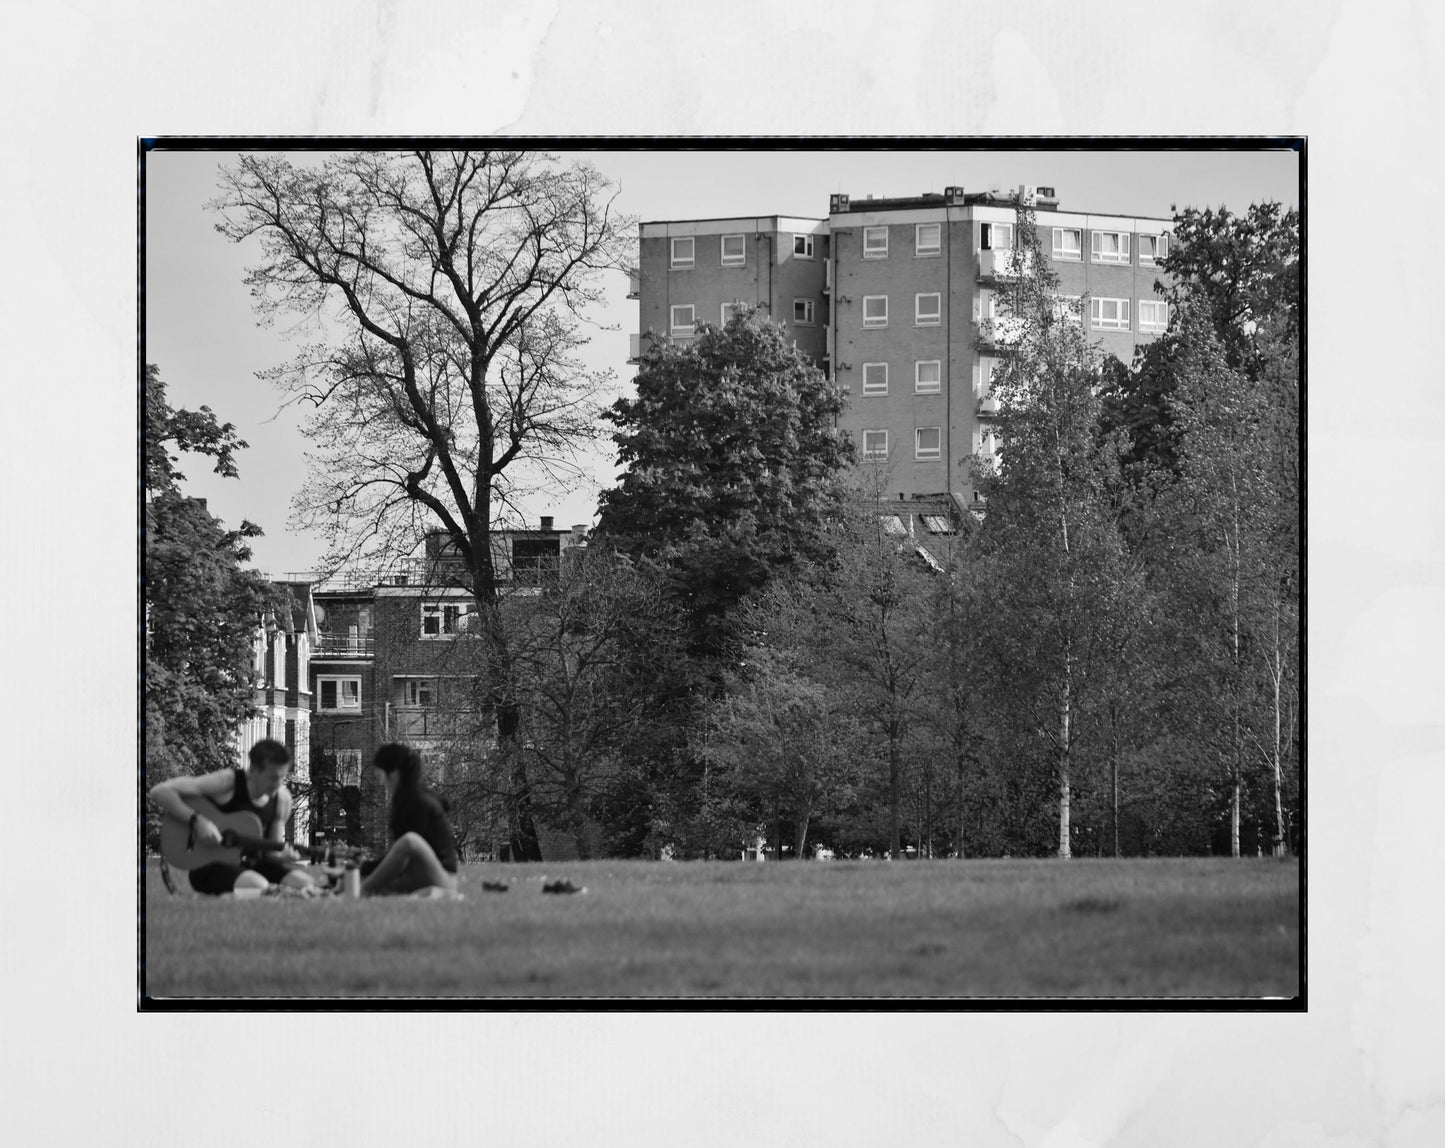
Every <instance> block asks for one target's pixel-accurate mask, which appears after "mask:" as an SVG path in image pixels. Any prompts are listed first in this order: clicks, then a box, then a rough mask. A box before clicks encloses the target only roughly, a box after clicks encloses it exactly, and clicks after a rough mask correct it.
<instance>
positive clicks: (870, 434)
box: [863, 430, 888, 458]
mask: <svg viewBox="0 0 1445 1148" xmlns="http://www.w3.org/2000/svg"><path fill="white" fill-rule="evenodd" d="M863 457H864V458H887V457H888V432H887V431H886V430H865V431H864V432H863Z"/></svg>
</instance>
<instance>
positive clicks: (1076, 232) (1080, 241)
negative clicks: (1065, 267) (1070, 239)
mask: <svg viewBox="0 0 1445 1148" xmlns="http://www.w3.org/2000/svg"><path fill="white" fill-rule="evenodd" d="M1065 235H1072V236H1074V237H1075V239H1076V240H1077V242H1076V244H1075V246H1074V249H1073V251H1070V250H1068V249H1067V248H1066V247H1065V246H1064V236H1065ZM1053 250H1054V258H1055V259H1057V260H1060V261H1062V262H1065V263H1082V262H1083V260H1084V232H1083V230H1082V229H1081V228H1078V227H1056V228H1054V249H1053Z"/></svg>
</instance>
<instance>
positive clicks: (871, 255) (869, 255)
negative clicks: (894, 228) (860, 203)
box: [863, 227, 888, 259]
mask: <svg viewBox="0 0 1445 1148" xmlns="http://www.w3.org/2000/svg"><path fill="white" fill-rule="evenodd" d="M863 258H864V259H887V258H888V228H886V227H865V228H864V229H863Z"/></svg>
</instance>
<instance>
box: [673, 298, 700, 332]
mask: <svg viewBox="0 0 1445 1148" xmlns="http://www.w3.org/2000/svg"><path fill="white" fill-rule="evenodd" d="M679 311H686V312H687V313H688V315H689V316H690V317H689V318H688V321H687V322H686V323H682V324H679V323H678V321H677V313H678V312H679ZM667 323H668V329H669V330H670V331H671V332H672V333H673V334H674V335H692V334H696V328H697V308H696V307H695V306H694V305H693V304H691V303H674V304H673V305H672V306H671V307H670V308H668V312H667Z"/></svg>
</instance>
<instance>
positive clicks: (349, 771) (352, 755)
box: [336, 749, 361, 786]
mask: <svg viewBox="0 0 1445 1148" xmlns="http://www.w3.org/2000/svg"><path fill="white" fill-rule="evenodd" d="M336 784H337V785H341V786H347V785H355V786H360V785H361V750H359V749H338V750H337V751H336Z"/></svg>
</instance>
